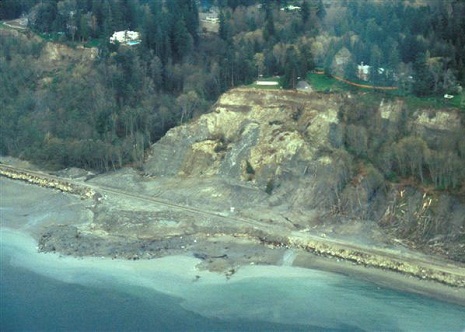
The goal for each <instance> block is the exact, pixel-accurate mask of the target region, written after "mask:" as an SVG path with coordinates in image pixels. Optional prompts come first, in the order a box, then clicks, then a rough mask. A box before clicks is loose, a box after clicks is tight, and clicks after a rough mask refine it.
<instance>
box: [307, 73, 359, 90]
mask: <svg viewBox="0 0 465 332" xmlns="http://www.w3.org/2000/svg"><path fill="white" fill-rule="evenodd" d="M307 81H308V82H309V83H310V85H311V86H312V88H313V90H315V91H318V92H338V91H347V90H349V91H352V90H353V87H351V86H349V85H348V84H344V83H342V82H339V81H338V80H336V79H334V78H332V77H329V76H327V75H324V74H315V73H309V74H308V75H307Z"/></svg>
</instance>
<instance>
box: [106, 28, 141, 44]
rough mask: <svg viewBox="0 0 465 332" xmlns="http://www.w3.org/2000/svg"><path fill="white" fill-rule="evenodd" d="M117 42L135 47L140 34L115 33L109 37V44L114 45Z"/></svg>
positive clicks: (132, 32)
mask: <svg viewBox="0 0 465 332" xmlns="http://www.w3.org/2000/svg"><path fill="white" fill-rule="evenodd" d="M116 41H118V42H119V43H121V44H126V45H135V44H139V43H140V34H139V32H137V31H130V30H124V31H115V33H113V36H111V37H110V43H112V44H114V43H116Z"/></svg>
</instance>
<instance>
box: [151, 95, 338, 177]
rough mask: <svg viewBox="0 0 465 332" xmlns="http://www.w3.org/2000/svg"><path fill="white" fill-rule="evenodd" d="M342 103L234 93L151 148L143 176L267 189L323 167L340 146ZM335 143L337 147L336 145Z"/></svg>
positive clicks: (332, 99)
mask: <svg viewBox="0 0 465 332" xmlns="http://www.w3.org/2000/svg"><path fill="white" fill-rule="evenodd" d="M340 102H341V98H340V97H338V96H330V97H328V96H324V95H318V94H307V93H298V92H289V91H273V92H267V91H256V90H249V89H235V90H232V91H231V92H229V93H226V94H224V95H223V96H222V97H221V98H220V99H219V101H218V102H217V103H216V105H215V106H214V108H213V110H212V112H211V113H209V114H205V115H203V116H201V117H200V118H199V119H197V120H196V121H194V122H192V123H190V124H186V125H183V126H180V127H177V128H174V129H172V130H170V131H169V132H168V133H167V135H166V136H165V137H164V138H162V139H161V140H160V141H159V142H158V143H157V144H155V145H154V146H153V151H152V156H151V157H150V158H149V160H148V161H147V163H146V166H145V171H146V172H147V173H149V174H151V175H158V176H196V177H197V176H213V175H218V176H224V177H228V178H231V179H236V180H240V181H250V182H252V183H255V184H257V185H258V186H266V184H267V183H268V182H269V181H278V182H279V179H281V178H283V177H286V176H288V175H293V176H299V177H302V176H305V175H307V174H310V173H312V172H311V171H312V170H311V169H310V168H311V167H313V168H319V165H328V164H331V163H332V162H333V159H334V158H332V157H330V156H328V155H326V153H322V151H324V150H325V149H326V150H328V151H330V150H334V148H335V147H337V146H338V145H341V144H342V142H341V138H337V137H336V136H337V132H338V130H339V131H340V129H339V126H340V123H339V119H338V110H339V104H340ZM338 141H339V142H338Z"/></svg>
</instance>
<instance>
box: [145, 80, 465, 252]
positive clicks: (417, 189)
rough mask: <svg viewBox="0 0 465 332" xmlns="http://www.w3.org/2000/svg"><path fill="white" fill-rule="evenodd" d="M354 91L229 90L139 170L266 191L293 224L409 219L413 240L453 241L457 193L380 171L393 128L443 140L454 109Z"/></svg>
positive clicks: (430, 142)
mask: <svg viewBox="0 0 465 332" xmlns="http://www.w3.org/2000/svg"><path fill="white" fill-rule="evenodd" d="M357 98H358V96H357V95H355V96H354V95H352V96H351V95H349V94H347V95H339V94H337V95H336V94H319V93H305V92H295V91H282V90H272V91H266V90H252V89H235V90H231V91H229V92H228V93H226V94H224V95H223V96H222V97H221V98H220V99H219V100H218V102H217V103H216V105H215V106H214V107H213V109H212V112H211V113H209V114H205V115H203V116H201V117H199V118H198V119H196V120H195V121H193V122H191V123H189V124H185V125H182V126H179V127H176V128H173V129H172V130H170V131H169V132H168V133H167V135H166V136H165V137H164V138H162V139H161V140H160V141H159V142H158V143H156V144H154V146H153V148H152V153H151V156H150V157H149V158H148V160H147V162H146V164H145V169H144V171H145V172H146V173H147V174H149V175H152V176H156V177H166V178H170V177H174V178H186V179H188V178H191V179H192V178H222V179H227V180H228V181H229V182H230V183H231V182H232V183H238V184H246V185H247V186H250V187H253V188H256V189H257V190H259V191H261V192H263V193H266V194H267V195H264V197H266V199H265V201H266V203H265V204H267V205H268V206H269V208H270V211H273V210H274V211H275V213H278V212H277V211H280V212H282V211H285V213H286V215H287V216H289V215H292V218H290V219H292V221H293V223H294V225H296V226H298V227H302V228H306V227H312V225H316V224H320V225H321V224H332V225H336V224H338V223H341V222H342V223H345V222H350V221H352V220H364V221H365V223H366V224H367V225H372V226H373V227H374V228H376V227H377V226H376V225H378V224H380V225H383V226H384V227H386V228H387V229H396V230H398V226H399V225H400V224H403V223H408V224H410V223H415V222H417V223H419V225H420V226H421V227H420V226H419V227H420V228H422V229H423V231H422V232H423V233H425V234H423V233H422V234H423V235H421V236H420V234H419V233H418V234H416V235H415V236H416V237H418V240H419V238H420V237H422V236H423V238H422V239H423V240H425V239H429V240H428V241H430V240H431V239H436V240H437V239H439V238H441V239H443V238H445V237H448V238H449V239H452V238H454V241H459V242H458V245H459V247H458V248H461V247H460V245H462V242H463V240H460V236H462V235H460V234H463V232H464V229H465V228H464V227H465V208H464V205H463V204H462V202H461V200H460V199H459V198H458V197H455V196H452V195H449V194H447V193H438V192H435V191H434V190H429V189H428V188H430V186H428V185H427V184H426V185H425V184H423V185H421V186H417V185H416V184H415V181H413V180H411V179H409V177H408V176H407V177H406V180H405V181H394V182H392V181H388V179H387V178H386V172H385V170H383V163H384V162H383V158H385V159H386V164H387V163H395V162H396V160H400V159H399V158H400V152H398V150H399V151H400V147H403V145H399V144H401V143H399V142H400V141H401V140H402V138H403V136H402V135H405V134H406V133H407V134H408V135H411V134H414V135H415V137H417V138H418V139H417V140H416V141H415V142H417V141H419V140H420V143H421V142H423V141H424V142H425V144H426V145H425V146H432V147H434V146H435V145H437V143H436V141H437V140H442V141H447V140H448V139H452V138H453V137H456V135H457V132H459V131H460V130H462V129H461V122H460V114H459V113H458V112H457V111H456V110H441V111H432V110H418V111H416V112H411V111H409V110H407V109H406V106H405V104H404V102H403V101H402V100H395V99H393V100H384V99H381V98H379V100H378V101H376V102H375V103H373V101H371V104H370V106H369V107H367V105H366V103H363V102H360V101H359V100H357ZM367 112H370V116H369V117H367V116H366V114H367ZM367 118H368V120H367ZM378 141H379V142H378ZM386 141H389V142H390V143H389V144H387V143H386ZM377 144H378V145H377ZM383 144H384V145H383ZM402 144H403V143H402ZM421 144H423V143H421ZM378 146H379V147H378ZM399 146H400V147H399ZM377 148H379V150H380V151H379V155H380V160H381V161H378V162H377V163H375V162H374V161H371V160H367V158H366V155H365V152H364V151H365V150H369V149H372V150H371V154H372V155H373V154H374V155H376V154H377V151H376V149H377ZM373 149H375V151H373ZM434 151H435V150H428V151H427V152H428V153H434ZM425 153H426V152H425ZM421 158H426V157H423V156H422V157H421ZM421 160H423V159H421ZM425 165H426V164H425ZM389 166H390V167H391V165H390V164H389ZM413 167H414V166H412V169H413V170H416V169H414V168H413ZM425 167H426V166H425ZM426 191H428V192H426ZM404 195H407V196H404ZM425 199H426V201H425ZM428 199H431V202H433V203H428V202H429V200H428ZM248 200H249V198H248V196H247V195H244V196H243V197H242V203H241V202H239V203H238V202H237V201H236V204H241V205H243V206H247V205H248ZM425 202H426V203H425ZM297 214H298V215H299V217H296V215H297ZM286 218H287V217H286ZM288 219H289V218H288ZM415 227H416V226H415ZM417 228H418V227H417ZM409 231H411V229H410V228H409ZM403 232H407V233H408V231H406V230H405V229H404V230H403ZM418 232H420V231H419V230H418ZM426 233H428V234H426ZM448 234H449V235H448ZM450 234H455V235H457V236H455V235H454V236H450ZM398 235H399V234H398ZM405 236H406V238H408V237H409V236H410V237H411V238H413V237H415V236H411V234H410V235H409V234H405ZM462 237H463V236H462ZM436 240H434V241H436ZM425 241H426V240H425ZM434 241H433V242H434ZM460 241H462V242H460Z"/></svg>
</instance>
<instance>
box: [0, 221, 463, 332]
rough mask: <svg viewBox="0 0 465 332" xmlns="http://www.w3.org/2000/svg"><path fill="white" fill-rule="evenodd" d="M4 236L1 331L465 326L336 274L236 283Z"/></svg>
mask: <svg viewBox="0 0 465 332" xmlns="http://www.w3.org/2000/svg"><path fill="white" fill-rule="evenodd" d="M0 240H1V251H0V253H1V255H0V259H1V261H0V263H1V269H0V271H1V284H0V292H1V293H0V294H1V297H0V327H1V331H464V330H465V307H461V306H457V305H452V304H448V303H443V302H440V301H436V300H432V299H430V298H426V297H421V296H418V295H413V294H406V293H401V292H398V291H393V290H390V289H385V288H380V287H378V286H377V285H374V284H371V283H366V282H362V281H359V280H354V279H351V278H348V277H345V276H342V275H338V274H333V273H327V272H322V271H316V270H308V269H301V268H295V267H289V266H282V267H274V266H269V267H260V266H250V267H243V268H241V269H240V270H239V271H238V273H237V274H236V275H234V276H233V277H232V278H231V279H229V280H228V279H226V278H225V277H224V276H221V275H218V274H213V273H209V272H204V271H197V270H196V269H195V265H196V264H197V263H198V261H197V260H195V259H194V258H189V257H170V258H163V259H157V260H151V261H122V260H111V259H103V258H92V259H76V258H70V257H60V256H58V255H55V254H39V253H37V250H36V247H35V245H36V244H35V241H34V240H33V239H32V238H30V237H29V236H27V235H26V234H24V233H21V232H19V231H15V230H10V229H5V228H3V229H2V230H1V231H0ZM197 276H198V277H197Z"/></svg>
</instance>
